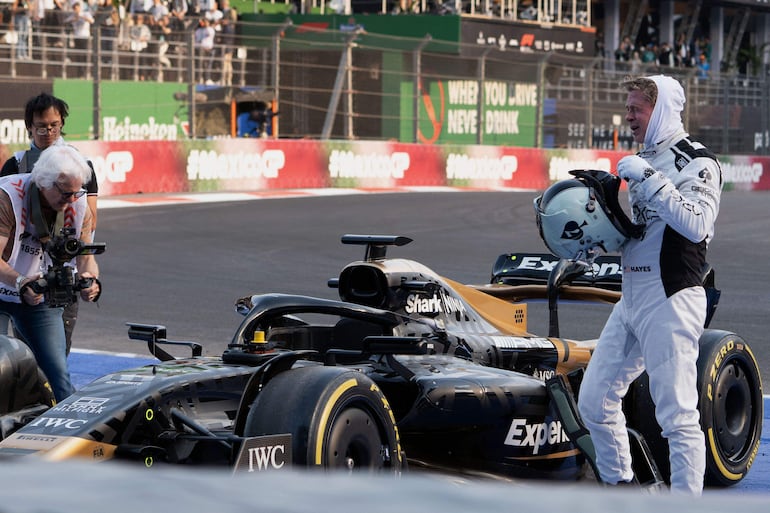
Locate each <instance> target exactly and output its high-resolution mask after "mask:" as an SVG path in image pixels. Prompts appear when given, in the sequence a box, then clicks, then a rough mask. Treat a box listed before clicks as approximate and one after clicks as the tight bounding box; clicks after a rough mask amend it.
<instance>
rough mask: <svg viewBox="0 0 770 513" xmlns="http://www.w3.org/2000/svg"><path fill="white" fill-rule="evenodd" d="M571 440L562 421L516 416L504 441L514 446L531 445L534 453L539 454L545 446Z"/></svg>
mask: <svg viewBox="0 0 770 513" xmlns="http://www.w3.org/2000/svg"><path fill="white" fill-rule="evenodd" d="M569 441H570V439H569V436H567V432H566V431H564V428H563V427H562V425H561V421H558V420H552V421H550V422H538V423H535V422H532V421H531V419H521V418H514V419H513V420H512V421H511V427H510V428H509V429H508V435H506V437H505V441H504V442H503V443H504V444H505V445H511V446H513V447H531V448H532V454H533V455H537V454H538V453H540V450H541V449H542V448H543V447H546V446H552V445H558V444H562V443H567V442H569Z"/></svg>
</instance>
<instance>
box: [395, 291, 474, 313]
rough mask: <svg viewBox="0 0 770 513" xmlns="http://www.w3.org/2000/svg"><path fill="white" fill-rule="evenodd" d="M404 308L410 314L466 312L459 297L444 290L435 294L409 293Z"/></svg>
mask: <svg viewBox="0 0 770 513" xmlns="http://www.w3.org/2000/svg"><path fill="white" fill-rule="evenodd" d="M404 310H405V311H406V313H409V314H438V313H456V312H460V313H464V312H465V305H464V304H463V302H462V301H460V300H459V299H457V298H455V297H452V296H448V295H447V294H445V293H444V292H443V291H442V292H440V293H438V294H433V296H424V295H422V294H409V296H408V297H407V298H406V304H405V305H404Z"/></svg>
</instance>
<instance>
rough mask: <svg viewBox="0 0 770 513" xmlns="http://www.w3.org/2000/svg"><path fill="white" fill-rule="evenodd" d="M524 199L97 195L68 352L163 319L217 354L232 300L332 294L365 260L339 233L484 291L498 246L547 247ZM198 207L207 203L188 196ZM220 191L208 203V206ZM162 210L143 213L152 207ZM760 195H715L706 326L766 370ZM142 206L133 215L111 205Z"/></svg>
mask: <svg viewBox="0 0 770 513" xmlns="http://www.w3.org/2000/svg"><path fill="white" fill-rule="evenodd" d="M535 195H536V193H534V192H531V191H522V192H510V191H507V192H429V193H422V192H409V193H390V194H346V195H337V196H324V195H321V196H308V197H301V198H274V197H273V198H272V199H260V200H254V201H236V202H211V203H208V202H200V201H196V200H195V199H192V200H191V199H169V198H167V197H142V198H139V199H141V201H139V199H136V198H134V199H133V201H122V202H121V201H117V202H116V201H114V200H112V201H111V199H110V198H106V199H103V200H102V203H101V204H102V208H100V212H99V226H98V228H97V232H96V240H97V241H98V242H106V244H107V251H106V252H105V253H104V254H102V255H100V256H99V257H97V258H98V261H99V265H100V268H101V280H102V282H103V286H104V293H103V295H102V298H101V299H100V301H99V303H98V306H97V305H94V304H88V303H81V304H80V319H79V321H78V324H77V327H76V330H75V337H74V338H75V342H74V346H75V347H76V348H80V349H91V350H101V351H113V352H130V353H143V352H144V351H145V349H144V347H143V346H142V345H140V343H137V342H131V341H129V340H128V338H127V331H126V326H125V323H126V322H128V321H131V322H144V323H157V324H163V325H165V326H166V327H167V329H168V337H169V338H170V339H177V340H193V341H196V342H199V343H201V344H203V347H204V354H209V355H218V354H221V352H222V351H223V350H224V349H225V347H226V345H227V344H228V342H230V339H231V337H232V334H233V332H234V330H235V328H236V326H237V324H238V323H239V321H240V316H239V315H238V314H236V313H235V310H234V307H233V305H234V302H235V300H236V299H237V298H240V297H243V296H247V295H251V294H256V293H268V292H285V293H296V294H308V295H313V296H320V297H329V298H337V294H336V290H334V289H330V288H328V286H327V280H328V279H329V278H332V277H336V276H338V274H339V272H340V270H341V269H342V267H343V266H344V265H345V264H347V263H348V262H350V261H353V260H357V259H360V258H362V257H363V248H362V247H361V246H346V245H343V244H341V243H340V237H341V236H342V235H343V234H345V233H369V234H372V233H376V234H398V235H405V236H408V237H411V238H412V239H414V242H412V243H411V244H408V245H406V246H402V247H399V248H395V247H394V248H390V250H389V253H388V254H389V255H390V256H396V257H403V258H411V259H415V260H417V261H419V262H421V263H423V264H425V265H427V266H428V267H430V268H432V269H433V270H434V271H436V272H437V273H439V274H441V275H443V276H446V277H448V278H452V279H454V280H456V281H459V282H463V283H478V284H480V283H487V282H488V281H489V278H490V272H491V269H492V264H493V263H494V261H495V259H496V258H497V256H498V255H499V254H502V253H506V252H516V251H518V252H541V251H542V252H545V246H544V245H543V243H542V241H541V240H540V238H539V236H538V234H537V230H536V228H535V221H534V213H533V209H532V199H533V197H534V196H535ZM198 198H200V199H207V196H206V195H202V196H199V197H198ZM216 198H218V196H213V197H208V199H216ZM162 200H165V201H168V203H165V204H160V205H157V204H156V205H153V202H154V201H156V202H157V201H162ZM769 202H770V194H767V193H758V192H751V193H749V192H738V191H728V192H725V193H723V195H722V205H721V212H720V215H719V219H718V222H717V227H716V237H715V239H714V241H713V243H712V245H711V248H710V253H709V261H710V262H711V264H712V265H713V267H714V268H715V269H716V283H717V286H718V288H720V289H721V290H722V297H721V300H720V305H719V308H718V309H717V312H716V315H715V316H714V319H713V321H712V325H711V326H712V327H714V328H721V329H727V330H730V331H734V332H736V333H738V334H739V335H741V336H742V337H743V338H744V339H745V340H746V341H748V342H749V343H750V345H751V347H752V348H753V350H754V354H755V356H756V357H757V359H758V360H759V364H760V369H761V372H762V374H763V375H764V376H770V342H769V341H768V331H769V330H768V327H770V322H769V321H770V272H768V261H769V260H770V222H768V217H769V216H770V203H769ZM116 204H119V205H126V204H129V205H132V204H135V205H143V206H141V207H135V208H109V207H111V206H114V205H116ZM608 312H609V308H608V307H606V306H592V307H589V308H585V307H580V308H578V307H574V306H572V305H562V306H561V307H560V313H561V315H562V319H563V320H562V322H561V331H562V335H563V336H566V337H570V338H592V337H596V336H598V334H599V332H600V330H601V327H602V325H603V322H604V320H605V319H606V316H607V314H608ZM546 329H547V317H546V312H545V309H544V308H537V307H531V308H530V320H529V330H530V331H532V332H535V333H545V332H546Z"/></svg>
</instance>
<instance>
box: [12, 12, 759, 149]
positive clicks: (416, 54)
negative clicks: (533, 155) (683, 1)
mask: <svg viewBox="0 0 770 513" xmlns="http://www.w3.org/2000/svg"><path fill="white" fill-rule="evenodd" d="M92 32H93V37H92V38H91V39H90V40H88V42H87V45H85V46H83V45H81V44H75V43H76V42H75V41H73V39H72V37H71V35H68V34H66V33H64V32H37V33H35V34H33V35H31V36H30V41H29V44H30V48H32V52H31V55H30V56H29V58H26V59H19V58H18V57H17V51H16V50H17V45H18V41H16V42H14V41H13V40H12V38H9V39H3V42H2V43H0V76H5V77H11V78H12V79H13V80H14V82H18V83H19V84H24V83H25V81H27V80H37V79H54V78H56V79H59V78H61V79H85V80H90V81H93V82H94V83H95V84H96V85H97V86H98V84H99V83H100V82H102V81H155V82H176V83H179V84H184V85H185V86H186V87H188V90H189V92H190V94H189V95H188V97H189V102H190V103H191V108H190V109H188V110H189V111H190V112H191V113H192V115H194V113H195V112H196V109H195V102H196V101H197V100H196V98H199V97H200V95H198V94H196V93H197V92H198V91H200V90H201V89H202V88H205V87H207V86H212V85H214V86H233V87H248V86H254V87H258V88H264V89H265V90H270V91H273V92H274V96H275V100H276V104H277V106H278V110H279V113H280V115H279V118H278V119H279V124H278V126H279V129H278V130H277V132H276V133H277V136H279V137H282V138H312V139H342V140H397V141H401V142H415V143H444V144H454V143H457V144H493V145H510V146H525V147H527V146H530V147H539V148H560V147H561V148H602V149H632V147H633V140H632V138H631V135H630V133H629V132H628V130H627V127H626V124H625V121H624V115H625V108H624V102H625V96H626V94H625V92H624V91H623V90H622V89H620V86H619V84H620V82H621V81H622V79H623V78H624V77H625V76H626V75H628V74H632V73H633V74H636V73H644V74H648V73H666V74H670V75H672V76H674V77H676V78H677V79H679V80H680V81H681V82H682V84H683V86H684V87H685V90H686V93H687V104H686V111H685V113H684V117H685V126H686V127H688V129H689V131H690V133H691V135H692V136H693V138H695V139H697V140H700V141H702V142H703V143H704V144H706V145H708V146H709V147H710V148H712V149H713V150H714V151H716V152H717V153H722V154H727V153H731V154H767V153H768V152H769V151H770V150H768V148H769V147H770V141H769V140H768V139H769V138H770V136H769V134H770V128H769V127H768V123H769V119H768V118H769V117H770V116H769V113H768V110H769V108H768V97H769V96H770V95H769V94H768V92H769V91H768V79H767V77H765V76H760V77H757V76H741V75H736V74H729V75H728V74H722V73H718V72H711V73H710V75H709V76H708V77H702V76H699V75H698V73H697V69H696V68H674V67H655V66H653V67H649V68H645V69H635V68H631V67H629V66H626V65H624V64H623V63H618V62H615V61H614V60H606V59H603V58H588V57H580V56H576V55H565V54H563V53H559V52H555V51H551V52H539V53H538V52H526V51H523V49H522V50H521V51H512V50H510V49H501V48H496V47H490V46H481V45H471V44H461V43H458V42H447V41H442V40H436V39H433V38H431V37H430V36H426V37H424V38H421V39H411V38H405V37H392V36H386V35H379V34H373V33H367V32H366V31H365V30H363V29H362V28H361V27H360V26H355V25H353V26H343V27H341V29H340V30H330V29H328V28H320V27H314V26H312V24H311V25H308V24H302V25H299V26H295V25H293V24H291V22H290V21H288V20H287V22H286V23H283V24H272V23H271V24H268V23H250V22H239V23H238V30H237V34H236V36H235V38H234V40H232V41H229V40H224V39H222V38H218V39H217V43H216V45H215V47H214V49H213V50H212V51H206V50H203V49H201V48H199V47H198V45H197V44H196V38H195V31H194V28H191V29H190V30H187V31H183V32H172V33H168V34H166V35H164V37H163V38H155V39H150V40H149V41H145V42H144V43H142V42H139V41H136V40H135V39H133V38H132V37H131V34H132V31H131V27H121V28H120V29H119V30H113V31H109V32H108V31H104V30H102V29H101V28H100V27H94V28H93V30H92ZM95 89H98V87H97V88H95ZM137 100H139V99H134V98H130V97H128V98H125V108H126V109H127V110H130V109H131V106H132V102H134V101H137ZM95 105H96V107H95V108H96V109H99V105H98V102H95ZM95 119H98V112H97V113H96V116H95ZM191 124H192V126H196V124H195V123H191ZM207 135H210V134H207ZM191 136H192V137H196V136H198V134H196V133H194V132H193V133H192V134H191Z"/></svg>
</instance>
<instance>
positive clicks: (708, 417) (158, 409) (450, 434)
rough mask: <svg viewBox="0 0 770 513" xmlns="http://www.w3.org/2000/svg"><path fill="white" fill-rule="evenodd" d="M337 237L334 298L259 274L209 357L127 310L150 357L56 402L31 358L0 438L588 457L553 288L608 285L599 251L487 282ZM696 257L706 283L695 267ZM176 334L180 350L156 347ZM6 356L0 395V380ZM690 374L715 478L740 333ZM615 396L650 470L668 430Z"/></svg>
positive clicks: (517, 464)
mask: <svg viewBox="0 0 770 513" xmlns="http://www.w3.org/2000/svg"><path fill="white" fill-rule="evenodd" d="M342 242H343V243H345V244H357V245H363V246H365V248H366V253H365V257H364V259H363V260H360V261H355V262H352V263H350V264H348V265H347V266H345V267H344V268H343V269H342V271H341V273H340V275H339V277H338V278H334V279H332V280H330V281H329V285H330V286H331V287H335V288H337V289H338V291H339V296H340V300H328V299H321V298H316V297H308V296H299V295H286V294H277V293H275V294H262V295H254V296H250V297H246V298H243V299H241V300H238V302H237V303H236V309H237V310H238V311H239V312H240V313H242V314H243V315H244V316H245V318H244V319H243V321H242V322H241V324H240V326H239V327H238V329H237V330H236V332H235V334H234V336H233V339H232V341H231V343H230V344H229V346H228V349H227V350H226V351H225V352H224V353H223V354H222V356H221V357H217V358H214V357H202V356H200V355H201V353H202V351H201V346H200V345H199V344H196V343H191V342H174V341H169V340H167V339H166V333H165V328H164V327H162V326H153V325H145V324H133V323H131V324H129V330H128V331H129V337H130V338H132V339H138V340H143V341H146V342H147V344H148V347H149V350H150V352H151V353H152V354H153V355H154V356H156V357H157V358H158V360H159V361H158V363H154V364H151V365H147V366H144V367H140V368H134V369H129V370H125V371H122V372H117V373H114V374H110V375H107V376H104V377H102V378H99V379H97V380H95V381H93V382H92V383H90V384H88V385H86V386H84V387H83V388H81V389H80V390H78V391H77V392H76V393H75V394H74V395H72V396H71V397H69V398H68V399H66V400H64V401H62V402H60V403H58V404H55V405H52V401H51V397H50V392H48V393H46V390H45V387H39V386H37V385H35V384H34V383H36V381H35V380H36V379H37V378H38V376H37V375H36V374H35V373H34V372H32V367H29V368H28V369H27V371H26V378H25V380H23V381H19V380H18V379H16V380H13V383H15V384H16V385H17V388H20V387H21V388H24V389H25V391H26V392H25V393H26V395H24V394H21V393H18V394H16V395H15V397H16V398H17V399H18V400H17V401H16V402H14V403H13V404H6V403H3V406H6V408H5V413H6V414H5V415H4V416H3V417H2V418H1V419H0V421H2V422H0V426H2V430H3V432H2V435H3V437H4V439H3V440H2V442H0V456H14V457H18V456H20V455H25V454H34V455H37V456H39V457H42V458H44V459H48V460H62V459H67V458H74V457H82V458H88V459H91V460H108V459H116V458H118V459H135V460H138V461H141V462H143V463H144V464H145V465H148V466H149V465H151V464H153V463H155V462H166V463H174V464H192V465H195V464H201V465H222V466H230V467H233V468H234V469H235V470H236V471H245V472H250V471H261V470H274V469H282V468H287V467H290V466H292V465H293V466H294V467H310V468H329V469H347V470H350V471H353V470H367V471H377V472H386V473H394V474H398V473H400V472H402V471H404V470H406V469H407V468H409V469H410V470H414V469H428V470H432V471H439V472H450V473H456V474H461V473H462V474H464V475H479V476H488V477H494V478H502V479H510V478H521V477H529V478H543V479H545V478H547V479H562V480H575V479H579V478H581V477H583V476H585V475H586V474H587V471H586V469H587V468H589V467H590V464H591V463H592V457H593V454H592V447H591V444H590V437H589V436H588V435H587V433H586V432H585V429H584V428H583V427H582V425H581V423H580V419H579V417H578V416H577V415H576V413H575V409H574V400H575V396H576V394H577V393H579V387H580V378H581V376H582V371H583V369H585V367H586V366H587V365H588V363H589V360H590V357H591V352H592V349H593V347H594V343H595V342H594V341H577V340H570V339H568V338H560V336H559V325H558V312H557V305H558V303H559V300H560V299H569V300H578V301H603V302H608V303H612V302H614V301H616V300H617V299H618V296H619V291H618V287H619V280H620V271H619V267H618V263H617V259H613V257H599V259H597V260H596V261H595V263H594V265H593V268H591V269H589V268H587V267H586V266H585V265H584V264H580V263H577V262H572V261H566V260H562V261H560V260H558V259H557V258H556V257H553V256H552V255H538V254H506V255H501V256H500V257H499V259H498V261H497V263H496V264H495V266H494V271H493V276H492V280H491V283H490V284H484V285H463V284H460V283H457V282H455V281H452V280H450V279H447V278H443V277H441V276H439V275H437V274H436V273H435V272H433V271H432V270H430V269H429V268H427V267H426V266H424V265H422V264H420V263H417V262H415V261H410V260H405V259H397V258H388V257H386V251H387V249H388V248H389V247H390V246H403V245H404V244H407V243H409V242H411V239H409V238H406V237H402V236H380V235H345V236H343V237H342ZM706 276H707V278H708V279H707V280H706V284H707V285H713V272H709V273H706ZM534 299H538V300H547V303H548V305H549V310H550V314H551V322H550V333H548V334H547V335H534V334H531V333H529V332H528V331H527V328H526V323H527V306H528V305H527V303H526V302H527V301H532V300H534ZM0 340H1V341H2V343H3V344H4V345H8V344H9V343H10V344H13V340H12V339H7V338H0ZM17 345H18V344H17ZM179 345H185V346H188V347H185V348H184V351H185V352H187V351H188V350H189V349H191V352H192V357H189V358H187V357H185V358H175V357H174V356H172V355H171V354H170V353H169V351H170V352H178V351H179V350H180V349H179V347H178V346H179ZM175 346H176V347H177V349H176V350H175V349H173V348H174V347H175ZM17 350H18V348H17ZM6 367H7V366H5V365H4V366H3V367H2V369H0V370H2V383H3V388H2V391H3V392H2V393H3V394H8V393H10V392H9V391H10V390H11V388H8V387H6V384H7V383H9V382H10V381H11V380H9V379H8V378H6V376H7V375H8V371H7V369H6ZM17 367H18V365H17ZM699 373H700V380H699V387H700V411H701V413H702V425H703V429H704V431H705V432H706V440H707V452H708V476H707V481H708V484H710V485H716V486H727V485H731V484H734V483H737V482H739V481H740V480H741V479H743V477H744V476H745V475H746V473H747V472H748V470H749V468H750V466H751V464H752V462H753V460H754V457H755V456H756V453H757V450H758V447H759V442H760V434H761V431H762V426H761V422H762V416H763V412H762V388H761V383H760V378H759V371H758V368H757V363H756V361H755V359H754V357H753V355H752V352H751V350H750V348H749V346H748V344H747V343H746V342H745V341H743V340H742V339H741V338H740V337H739V336H738V335H736V334H734V333H730V332H727V331H718V330H711V329H707V330H706V331H705V333H704V334H703V337H702V339H701V361H700V362H699ZM35 394H38V398H37V399H36V400H37V402H38V403H39V404H38V405H37V406H35V405H34V404H33V403H34V401H33V398H34V396H35ZM22 396H24V397H22ZM626 409H627V413H628V418H629V426H630V429H629V432H630V433H632V434H633V435H634V436H633V440H635V441H636V442H637V443H635V444H634V447H635V451H634V461H635V465H636V469H635V470H636V473H637V479H638V480H639V482H640V483H642V484H643V483H651V482H656V481H660V480H665V479H666V477H667V476H666V473H667V470H666V467H667V447H666V446H665V443H664V442H663V440H662V439H661V438H660V435H659V428H658V427H657V425H655V422H654V420H653V419H654V417H653V415H652V404H651V401H650V399H649V394H648V393H647V391H646V385H645V382H644V380H643V379H640V380H639V381H638V382H636V383H635V384H634V387H633V390H631V391H630V393H629V394H628V398H627V404H626ZM661 442H663V443H661Z"/></svg>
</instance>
